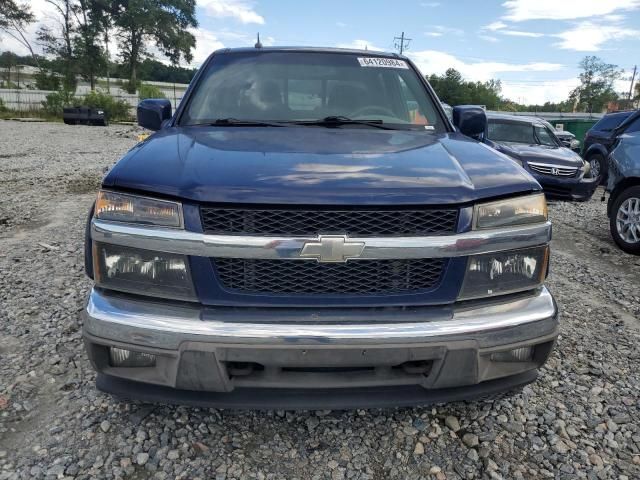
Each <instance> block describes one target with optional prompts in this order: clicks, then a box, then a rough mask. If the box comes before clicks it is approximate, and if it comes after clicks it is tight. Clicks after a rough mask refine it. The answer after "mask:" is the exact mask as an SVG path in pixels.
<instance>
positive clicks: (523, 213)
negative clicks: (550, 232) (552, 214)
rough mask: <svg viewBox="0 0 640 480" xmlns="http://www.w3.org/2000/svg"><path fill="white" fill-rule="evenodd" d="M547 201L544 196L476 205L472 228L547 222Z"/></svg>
mask: <svg viewBox="0 0 640 480" xmlns="http://www.w3.org/2000/svg"><path fill="white" fill-rule="evenodd" d="M547 217H548V214H547V201H546V199H545V197H544V194H542V193H539V194H535V195H527V196H526V197H516V198H507V199H504V200H499V201H497V202H490V203H481V204H479V205H476V206H475V208H474V212H473V228H474V229H483V228H500V227H509V226H512V225H526V224H529V223H543V222H546V221H547Z"/></svg>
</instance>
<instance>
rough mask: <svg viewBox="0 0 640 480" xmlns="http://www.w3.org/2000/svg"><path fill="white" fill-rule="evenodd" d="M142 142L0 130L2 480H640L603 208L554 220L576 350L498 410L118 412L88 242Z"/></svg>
mask: <svg viewBox="0 0 640 480" xmlns="http://www.w3.org/2000/svg"><path fill="white" fill-rule="evenodd" d="M136 134H137V130H136V129H135V128H133V127H122V126H112V127H108V128H95V127H94V128H91V127H68V126H65V125H62V124H49V123H40V124H23V123H16V122H8V121H0V325H1V328H0V480H3V479H18V478H19V479H27V478H29V479H31V478H34V479H40V478H46V479H59V478H78V479H90V478H113V479H119V478H131V479H146V478H153V479H165V478H185V479H187V478H188V479H192V478H201V479H205V478H207V479H208V478H214V479H233V478H237V479H240V478H243V479H244V478H247V479H281V478H282V479H294V478H297V479H309V478H311V479H324V478H327V479H342V478H348V479H386V478H398V479H419V478H437V479H444V478H449V479H451V478H505V479H507V478H508V479H511V478H515V479H520V478H527V479H529V478H531V479H533V478H536V479H537V478H589V479H605V478H617V479H624V478H628V479H633V478H640V421H639V420H640V415H639V412H638V409H639V406H640V404H639V394H640V373H639V372H640V361H639V357H640V354H639V350H638V348H637V344H638V340H639V332H640V330H639V325H640V321H639V317H640V290H639V289H638V287H639V285H640V280H639V278H640V276H639V273H640V258H638V257H632V256H629V255H626V254H624V253H622V252H621V251H620V250H618V249H617V248H616V247H615V245H614V244H613V242H612V240H611V238H610V236H609V232H608V225H607V220H606V214H605V206H604V204H602V203H601V202H600V199H599V197H600V195H601V194H600V193H599V192H598V193H597V195H596V197H594V199H592V200H591V201H590V202H588V203H579V204H566V203H555V204H552V205H551V217H552V220H553V222H554V235H555V237H554V241H553V257H552V271H551V276H550V279H549V282H548V284H549V286H550V288H551V289H552V291H553V292H554V294H555V295H556V298H557V300H558V303H559V306H560V309H561V312H562V333H561V337H560V340H559V343H558V347H557V349H556V351H555V353H554V354H553V355H552V357H551V359H550V361H549V363H548V364H547V366H546V367H545V368H544V369H543V370H542V372H541V377H540V379H539V380H538V381H537V382H536V383H534V384H532V385H530V386H528V387H526V388H525V389H524V391H523V392H522V393H519V394H517V395H515V396H513V397H509V398H504V399H502V400H498V401H479V402H469V403H455V404H448V405H438V406H435V407H429V408H414V409H408V408H406V409H389V410H358V411H348V412H342V411H334V412H329V411H312V412H282V411H275V412H234V411H224V410H214V409H197V408H185V407H174V406H164V405H145V404H136V403H124V402H119V401H117V400H115V399H113V398H111V397H110V396H108V395H105V394H102V393H99V392H97V391H96V389H95V387H94V380H95V375H94V373H93V371H92V370H91V368H90V366H89V364H88V362H87V360H86V358H85V355H84V351H83V347H82V341H81V336H80V326H81V319H80V315H79V312H80V311H81V309H82V307H83V300H84V297H85V295H86V293H87V291H88V289H89V287H90V283H89V282H88V281H87V280H86V279H85V278H84V274H83V261H82V241H83V228H84V222H85V218H86V214H87V210H88V208H89V205H90V204H91V202H92V201H93V198H94V192H95V189H96V188H97V186H98V185H99V180H100V178H101V176H102V175H103V172H104V171H105V169H106V168H108V167H110V166H111V165H112V164H113V162H114V161H115V160H117V158H118V157H119V156H120V155H121V154H123V153H124V152H125V151H126V150H127V149H128V148H130V147H131V146H133V145H134V144H135V142H136Z"/></svg>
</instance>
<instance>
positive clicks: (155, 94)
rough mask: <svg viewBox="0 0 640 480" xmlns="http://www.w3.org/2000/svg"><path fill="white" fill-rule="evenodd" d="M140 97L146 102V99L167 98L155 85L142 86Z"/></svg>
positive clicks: (139, 89)
mask: <svg viewBox="0 0 640 480" xmlns="http://www.w3.org/2000/svg"><path fill="white" fill-rule="evenodd" d="M138 97H139V98H140V100H144V99H145V98H166V96H165V94H164V93H162V90H160V88H158V87H156V86H155V85H148V84H142V85H140V88H138Z"/></svg>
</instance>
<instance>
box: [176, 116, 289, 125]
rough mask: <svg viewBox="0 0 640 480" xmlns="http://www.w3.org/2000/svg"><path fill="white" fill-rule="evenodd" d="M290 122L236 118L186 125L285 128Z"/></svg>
mask: <svg viewBox="0 0 640 480" xmlns="http://www.w3.org/2000/svg"><path fill="white" fill-rule="evenodd" d="M290 124H291V122H275V121H266V120H250V119H245V120H241V119H238V118H232V117H228V118H216V119H215V120H212V121H210V122H209V121H207V122H201V123H192V124H190V125H187V126H189V127H201V126H210V127H236V126H237V127H286V126H287V125H290Z"/></svg>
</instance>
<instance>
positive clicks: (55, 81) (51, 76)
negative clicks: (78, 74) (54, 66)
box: [35, 70, 60, 90]
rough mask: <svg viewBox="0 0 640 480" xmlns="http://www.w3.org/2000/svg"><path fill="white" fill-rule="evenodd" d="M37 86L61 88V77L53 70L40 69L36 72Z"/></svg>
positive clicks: (50, 88) (43, 88) (47, 88)
mask: <svg viewBox="0 0 640 480" xmlns="http://www.w3.org/2000/svg"><path fill="white" fill-rule="evenodd" d="M35 79H36V88H37V89H38V90H59V89H60V78H59V77H58V75H57V74H55V73H53V72H47V71H46V70H40V71H39V72H38V73H36V74H35Z"/></svg>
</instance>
